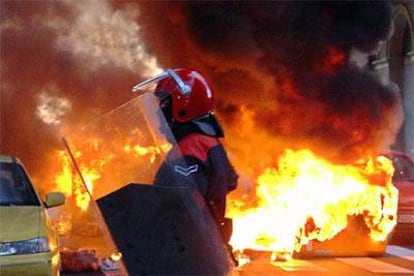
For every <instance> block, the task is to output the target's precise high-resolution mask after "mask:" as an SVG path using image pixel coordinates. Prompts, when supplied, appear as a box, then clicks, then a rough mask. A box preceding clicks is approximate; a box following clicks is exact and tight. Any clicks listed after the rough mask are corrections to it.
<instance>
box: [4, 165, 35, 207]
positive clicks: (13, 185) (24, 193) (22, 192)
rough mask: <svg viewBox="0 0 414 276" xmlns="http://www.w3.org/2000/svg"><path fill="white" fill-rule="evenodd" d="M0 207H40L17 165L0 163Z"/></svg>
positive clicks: (25, 177) (30, 185)
mask: <svg viewBox="0 0 414 276" xmlns="http://www.w3.org/2000/svg"><path fill="white" fill-rule="evenodd" d="M0 205H1V206H10V205H34V206H39V205H40V202H39V200H38V198H37V196H36V193H35V191H34V189H33V186H32V184H31V182H30V181H29V178H28V177H27V175H26V173H25V171H24V169H23V168H22V167H21V166H20V165H19V164H17V163H0Z"/></svg>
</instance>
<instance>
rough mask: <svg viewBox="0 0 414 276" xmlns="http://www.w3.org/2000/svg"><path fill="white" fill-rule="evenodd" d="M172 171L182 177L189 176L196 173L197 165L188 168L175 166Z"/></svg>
mask: <svg viewBox="0 0 414 276" xmlns="http://www.w3.org/2000/svg"><path fill="white" fill-rule="evenodd" d="M174 171H176V172H178V173H179V174H182V175H184V176H189V175H190V174H192V173H195V172H196V171H198V164H194V165H191V166H188V167H183V166H180V165H175V166H174Z"/></svg>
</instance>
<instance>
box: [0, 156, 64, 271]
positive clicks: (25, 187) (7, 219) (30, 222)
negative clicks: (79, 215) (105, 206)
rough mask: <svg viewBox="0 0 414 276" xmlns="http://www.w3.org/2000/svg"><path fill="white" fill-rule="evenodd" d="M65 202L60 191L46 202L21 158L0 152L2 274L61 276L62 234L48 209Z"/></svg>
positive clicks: (52, 194) (0, 249)
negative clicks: (57, 229)
mask: <svg viewBox="0 0 414 276" xmlns="http://www.w3.org/2000/svg"><path fill="white" fill-rule="evenodd" d="M64 201H65V198H64V195H63V194H62V193H60V192H49V193H48V194H46V200H45V201H43V200H42V199H41V197H40V196H39V193H38V191H36V189H35V186H34V185H33V183H32V181H31V179H30V177H29V175H28V173H27V171H26V169H25V167H24V165H23V163H22V162H21V161H20V159H18V158H17V157H15V156H10V155H3V154H1V155H0V221H1V231H0V274H1V275H24V274H27V273H33V274H37V275H58V273H59V270H60V252H59V249H60V245H59V237H58V234H57V232H56V230H55V229H54V227H53V226H52V222H51V219H50V217H49V214H48V212H47V209H48V208H52V207H56V206H59V205H62V204H64Z"/></svg>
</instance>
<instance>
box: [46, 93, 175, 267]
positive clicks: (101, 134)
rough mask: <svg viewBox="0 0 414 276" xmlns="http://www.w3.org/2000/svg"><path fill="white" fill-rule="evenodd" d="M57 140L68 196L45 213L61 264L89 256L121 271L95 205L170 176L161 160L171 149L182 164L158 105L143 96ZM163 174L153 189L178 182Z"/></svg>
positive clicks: (110, 239)
mask: <svg viewBox="0 0 414 276" xmlns="http://www.w3.org/2000/svg"><path fill="white" fill-rule="evenodd" d="M63 141H64V145H65V149H66V153H67V155H68V156H69V157H70V158H69V160H70V163H71V164H72V166H71V167H72V170H73V172H72V175H73V177H72V179H71V186H72V187H71V195H69V196H68V197H67V202H66V204H65V205H64V206H61V207H58V208H52V209H51V210H50V213H51V216H52V219H53V223H54V225H55V227H56V228H57V229H58V231H59V232H60V233H59V234H60V236H61V244H62V247H63V248H65V249H64V250H63V251H62V252H63V256H64V259H65V257H66V258H68V259H69V260H71V261H72V260H73V256H79V255H80V254H86V255H88V254H89V255H90V254H93V255H96V257H97V258H98V260H109V261H107V264H108V265H109V266H111V265H115V266H118V269H120V270H124V268H123V265H122V259H121V261H118V262H117V261H116V259H117V258H118V257H119V254H118V249H117V246H116V244H115V242H114V241H113V239H112V237H111V234H110V231H109V229H108V226H107V225H106V223H105V220H104V218H103V216H102V214H101V211H100V209H99V207H98V205H97V202H96V201H97V200H98V199H99V198H102V197H104V196H106V195H108V194H110V193H112V192H114V191H116V190H118V189H120V188H122V187H124V186H126V185H128V184H130V183H139V184H145V185H153V184H154V179H155V178H156V175H157V174H158V171H159V170H160V168H164V169H163V170H162V171H168V172H171V169H170V168H169V167H170V165H169V164H168V162H164V161H165V159H166V158H167V155H168V154H169V152H171V149H172V148H175V150H174V156H175V157H178V158H179V159H182V158H180V157H181V153H180V151H179V150H178V147H174V145H175V144H176V143H175V140H174V138H173V136H172V134H171V131H170V129H169V127H168V125H167V123H166V120H165V118H164V116H163V113H162V111H161V110H160V109H159V107H158V100H157V98H156V96H154V94H153V93H143V94H141V95H140V96H138V97H136V98H134V99H132V100H131V101H129V102H127V103H125V104H123V105H122V106H120V107H118V108H116V109H115V110H112V111H110V112H108V113H106V114H104V115H103V116H101V117H99V118H97V119H96V120H93V121H92V122H91V123H89V124H87V125H86V126H84V127H83V128H81V129H79V130H78V131H77V132H76V133H70V134H69V135H67V136H65V137H64V138H63ZM165 168H168V169H165ZM167 174H168V175H169V176H170V177H168V178H167V179H166V182H164V183H163V182H162V181H161V183H157V184H160V185H164V184H165V185H171V183H179V181H173V174H171V173H167ZM158 182H159V181H158ZM85 250H86V251H85ZM65 254H66V255H65ZM114 260H115V261H114Z"/></svg>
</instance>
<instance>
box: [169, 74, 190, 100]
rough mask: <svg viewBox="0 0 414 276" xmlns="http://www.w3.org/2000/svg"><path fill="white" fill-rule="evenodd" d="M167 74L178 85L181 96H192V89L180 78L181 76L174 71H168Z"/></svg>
mask: <svg viewBox="0 0 414 276" xmlns="http://www.w3.org/2000/svg"><path fill="white" fill-rule="evenodd" d="M167 73H168V75H170V77H171V78H172V79H173V80H174V81H175V83H176V84H177V85H178V88H179V89H180V92H181V94H183V95H184V96H187V95H190V93H191V87H190V86H188V85H186V84H185V83H184V81H183V80H182V79H181V78H180V76H179V75H178V74H177V73H176V72H175V71H174V70H173V69H167Z"/></svg>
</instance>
